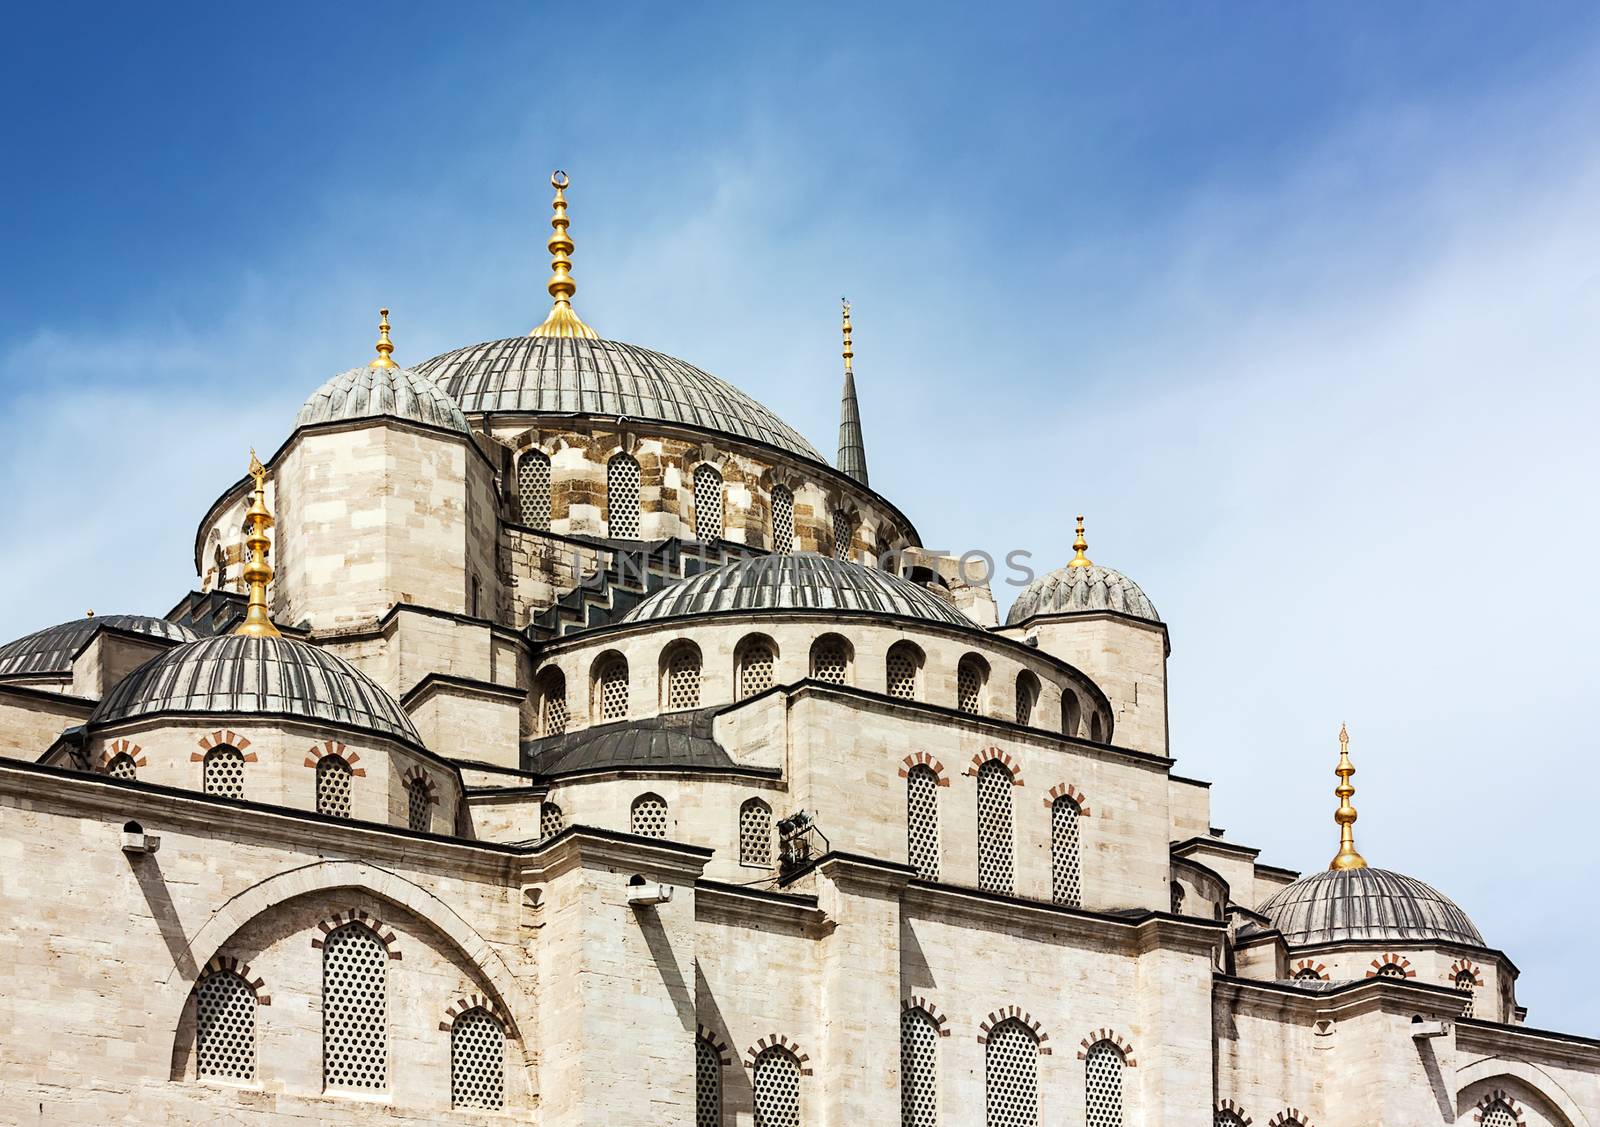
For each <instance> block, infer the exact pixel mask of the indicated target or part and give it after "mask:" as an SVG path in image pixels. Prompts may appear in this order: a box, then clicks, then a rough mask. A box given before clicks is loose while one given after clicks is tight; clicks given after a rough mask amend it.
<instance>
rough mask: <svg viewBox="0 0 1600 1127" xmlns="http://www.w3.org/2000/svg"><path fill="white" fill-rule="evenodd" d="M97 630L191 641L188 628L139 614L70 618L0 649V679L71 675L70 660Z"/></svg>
mask: <svg viewBox="0 0 1600 1127" xmlns="http://www.w3.org/2000/svg"><path fill="white" fill-rule="evenodd" d="M101 630H122V631H125V632H127V633H130V634H145V635H148V636H149V637H151V638H156V639H159V640H161V641H165V642H192V641H194V632H193V631H191V630H190V629H189V628H188V627H185V626H179V625H178V624H177V623H176V622H168V621H167V620H166V619H164V618H151V617H150V616H148V615H143V614H104V615H100V616H99V617H96V618H74V619H73V620H72V621H71V622H63V623H61V624H60V625H58V626H50V627H47V628H45V629H43V630H36V631H34V632H33V633H32V634H27V635H25V636H23V637H21V638H18V639H17V640H16V641H14V642H7V643H6V644H5V645H3V646H0V677H32V676H47V675H49V674H52V673H70V672H72V659H73V658H75V657H77V655H78V652H79V651H80V650H82V649H83V647H84V646H86V645H88V644H89V640H90V639H91V638H93V637H94V636H95V635H96V634H98V633H99V632H100V631H101Z"/></svg>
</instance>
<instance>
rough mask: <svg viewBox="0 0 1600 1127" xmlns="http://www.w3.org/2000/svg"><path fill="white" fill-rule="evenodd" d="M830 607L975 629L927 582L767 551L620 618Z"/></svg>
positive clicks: (668, 591)
mask: <svg viewBox="0 0 1600 1127" xmlns="http://www.w3.org/2000/svg"><path fill="white" fill-rule="evenodd" d="M745 610H748V611H768V610H828V611H845V612H851V611H855V612H859V613H863V614H883V615H900V616H902V617H906V618H925V619H928V620H929V621H932V622H939V623H943V624H944V625H946V626H964V627H966V628H967V629H969V630H975V629H977V628H978V627H977V626H975V625H974V624H973V622H972V620H971V619H969V618H968V617H967V616H966V615H964V614H962V613H961V612H960V611H958V610H956V609H955V607H953V606H951V605H950V604H949V603H947V602H945V601H944V600H943V599H941V598H939V596H938V595H935V594H934V593H933V592H932V591H930V590H928V589H927V588H926V587H922V586H919V585H918V584H915V583H913V582H911V581H910V580H909V579H902V578H900V577H899V576H898V575H891V574H890V573H889V572H886V571H879V570H878V569H877V568H871V567H863V566H862V565H861V564H857V563H846V562H845V561H843V560H835V559H829V558H828V557H826V556H809V555H790V556H762V557H760V558H759V559H752V560H740V561H739V562H737V563H731V564H724V565H723V566H721V567H714V568H712V569H710V570H709V571H704V572H701V573H700V574H699V575H694V576H690V577H689V578H688V579H680V580H679V581H678V582H676V583H674V584H672V585H671V586H669V587H666V588H663V589H662V590H660V591H657V592H656V593H655V594H653V595H651V596H650V597H649V598H647V599H645V600H644V602H642V603H640V604H639V605H638V606H636V607H634V608H633V609H632V610H630V611H629V612H628V613H627V614H625V615H623V616H622V619H621V621H622V622H650V621H653V620H656V619H663V618H684V617H690V616H693V615H700V614H716V613H718V612H722V611H745Z"/></svg>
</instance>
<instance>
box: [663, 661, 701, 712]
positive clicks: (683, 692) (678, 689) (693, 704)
mask: <svg viewBox="0 0 1600 1127" xmlns="http://www.w3.org/2000/svg"><path fill="white" fill-rule="evenodd" d="M667 707H668V708H670V709H679V708H699V707H700V652H699V651H698V650H693V649H690V648H689V647H688V646H683V647H681V648H679V649H678V650H676V651H674V652H673V654H672V656H671V657H670V658H668V659H667Z"/></svg>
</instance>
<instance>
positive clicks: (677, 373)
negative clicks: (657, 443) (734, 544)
mask: <svg viewBox="0 0 1600 1127" xmlns="http://www.w3.org/2000/svg"><path fill="white" fill-rule="evenodd" d="M416 371H417V373H418V374H419V375H422V376H426V377H427V378H428V379H431V380H433V381H434V382H435V383H437V384H438V385H439V386H440V387H442V388H444V390H445V391H447V392H448V393H449V394H450V395H451V396H452V397H454V399H455V401H456V402H457V403H459V404H460V405H461V409H462V410H463V411H465V412H467V413H468V414H479V413H483V414H493V413H496V412H500V413H506V414H512V413H515V414H533V415H601V416H611V417H616V416H618V415H624V416H626V417H628V418H630V419H641V420H653V421H656V422H664V423H679V424H683V425H685V426H691V427H695V428H697V429H699V430H705V431H714V432H716V433H719V434H729V435H733V436H735V437H738V438H744V439H750V440H753V441H756V442H764V443H766V444H767V445H769V446H776V447H778V448H779V449H780V450H787V451H788V452H789V453H791V454H798V455H799V456H800V457H802V458H809V459H811V460H812V461H815V462H822V464H823V465H826V464H827V463H826V462H825V461H824V460H823V457H822V455H820V454H818V453H817V452H816V450H814V449H813V448H812V446H811V444H810V443H809V442H807V441H806V440H805V439H804V438H802V437H800V434H799V432H798V431H796V430H795V429H794V428H793V427H791V426H789V424H788V423H786V422H784V421H783V420H782V419H780V418H778V416H776V415H774V414H773V413H772V412H771V411H769V410H767V409H766V408H765V407H763V406H762V405H761V404H759V403H757V402H756V401H755V400H754V399H752V398H750V397H749V396H748V395H746V394H745V393H744V392H742V391H740V390H739V389H738V388H736V387H733V386H732V385H731V384H727V383H724V382H723V381H722V380H719V379H718V378H717V377H716V376H713V375H711V374H710V373H709V372H702V371H701V370H700V369H699V368H696V367H695V366H694V365H692V364H685V363H684V362H683V361H682V360H675V359H673V358H672V357H671V356H666V355H664V354H662V353H660V352H652V351H650V350H649V349H648V348H640V347H638V346H637V345H632V344H622V343H620V342H618V341H614V340H586V339H582V338H568V337H510V338H508V339H506V340H495V341H489V342H488V343H486V344H473V345H468V346H467V347H466V348H458V349H456V350H455V351H454V352H446V353H445V354H444V355H442V356H435V357H434V358H433V359H432V360H425V361H423V362H422V363H421V364H418V365H417V368H416Z"/></svg>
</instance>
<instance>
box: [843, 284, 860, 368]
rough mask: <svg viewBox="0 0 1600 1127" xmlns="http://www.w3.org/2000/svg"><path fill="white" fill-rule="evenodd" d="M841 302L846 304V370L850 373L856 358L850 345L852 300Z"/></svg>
mask: <svg viewBox="0 0 1600 1127" xmlns="http://www.w3.org/2000/svg"><path fill="white" fill-rule="evenodd" d="M839 300H840V301H841V302H842V303H843V304H844V370H845V371H847V372H848V371H849V370H850V364H851V361H853V360H854V359H855V356H856V350H855V349H854V348H853V347H852V346H851V344H850V299H849V298H847V297H841V298H840V299H839Z"/></svg>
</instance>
